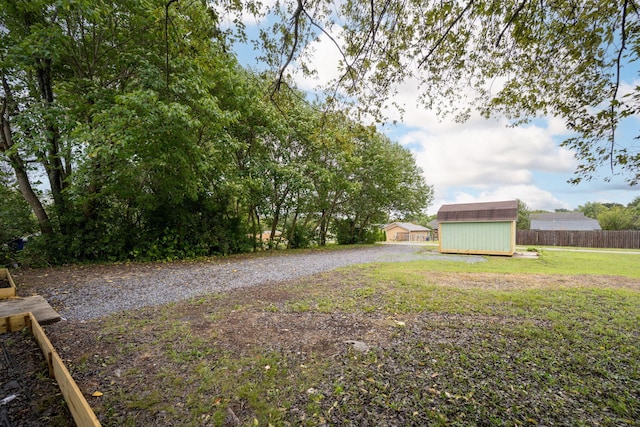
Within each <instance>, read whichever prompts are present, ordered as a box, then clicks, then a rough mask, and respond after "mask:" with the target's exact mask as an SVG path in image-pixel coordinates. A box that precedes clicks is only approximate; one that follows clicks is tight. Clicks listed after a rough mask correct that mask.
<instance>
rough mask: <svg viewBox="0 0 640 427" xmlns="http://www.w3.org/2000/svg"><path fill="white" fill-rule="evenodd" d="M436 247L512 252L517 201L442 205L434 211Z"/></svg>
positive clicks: (463, 251) (486, 252) (465, 251)
mask: <svg viewBox="0 0 640 427" xmlns="http://www.w3.org/2000/svg"><path fill="white" fill-rule="evenodd" d="M437 220H438V224H439V232H438V235H439V239H440V244H439V250H440V252H443V253H458V254H482V255H509V256H512V255H513V254H514V253H515V250H516V249H515V248H516V221H517V220H518V201H517V200H508V201H502V202H488V203H461V204H452V205H442V207H441V208H440V209H439V210H438V217H437Z"/></svg>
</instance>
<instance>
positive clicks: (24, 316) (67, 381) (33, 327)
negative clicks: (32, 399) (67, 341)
mask: <svg viewBox="0 0 640 427" xmlns="http://www.w3.org/2000/svg"><path fill="white" fill-rule="evenodd" d="M3 325H4V327H5V329H4V330H2V328H3ZM7 325H8V326H9V328H6V326H7ZM18 325H21V326H20V328H19V329H18ZM12 328H13V329H12ZM25 328H28V329H29V330H30V331H31V333H32V334H33V336H34V337H35V339H36V342H37V343H38V346H40V349H41V350H42V355H43V356H44V358H45V360H46V361H47V362H48V364H49V375H50V376H51V378H54V379H55V380H56V382H57V383H58V386H59V387H60V391H61V392H62V395H63V396H64V399H65V401H66V402H67V405H68V406H69V411H70V412H71V415H72V416H73V420H74V421H75V423H76V425H77V426H79V427H100V425H101V424H100V421H99V420H98V417H96V414H95V413H94V412H93V409H91V406H89V404H88V403H87V400H86V399H85V397H84V396H83V394H82V392H81V391H80V389H79V388H78V385H77V384H76V382H75V381H74V380H73V377H72V376H71V374H70V373H69V370H68V369H67V367H66V366H65V365H64V363H63V362H62V359H61V358H60V356H59V355H58V353H57V352H56V351H55V349H54V348H53V345H51V341H49V338H47V336H46V335H45V333H44V330H43V329H42V327H40V324H39V323H38V320H37V319H36V318H35V317H34V315H33V314H32V313H20V314H16V315H13V316H5V317H0V333H4V332H8V331H15V330H20V329H25Z"/></svg>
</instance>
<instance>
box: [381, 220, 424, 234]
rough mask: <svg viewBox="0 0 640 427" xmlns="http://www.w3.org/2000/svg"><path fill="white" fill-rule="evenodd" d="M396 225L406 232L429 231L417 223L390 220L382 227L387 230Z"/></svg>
mask: <svg viewBox="0 0 640 427" xmlns="http://www.w3.org/2000/svg"><path fill="white" fill-rule="evenodd" d="M394 225H395V226H397V227H400V228H403V229H405V230H407V231H408V232H412V231H429V229H428V228H426V227H423V226H421V225H417V224H412V223H410V222H392V223H391V224H387V225H386V226H385V227H384V229H385V230H388V229H390V228H391V227H393V226H394Z"/></svg>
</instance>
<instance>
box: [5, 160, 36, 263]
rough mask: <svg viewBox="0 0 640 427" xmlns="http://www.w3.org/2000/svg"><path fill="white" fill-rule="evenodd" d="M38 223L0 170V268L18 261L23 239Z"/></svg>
mask: <svg viewBox="0 0 640 427" xmlns="http://www.w3.org/2000/svg"><path fill="white" fill-rule="evenodd" d="M36 228H37V226H36V221H35V218H34V217H33V214H32V213H31V209H30V208H29V205H27V203H26V202H25V201H24V198H23V197H22V195H21V194H20V192H19V191H18V190H17V189H16V188H14V187H13V186H11V185H9V183H8V180H7V179H5V177H4V176H3V172H2V170H0V266H6V265H9V264H13V263H15V262H17V261H18V258H19V252H18V249H19V245H18V244H17V242H16V239H21V238H24V237H27V236H29V235H31V234H33V233H34V232H35V231H36Z"/></svg>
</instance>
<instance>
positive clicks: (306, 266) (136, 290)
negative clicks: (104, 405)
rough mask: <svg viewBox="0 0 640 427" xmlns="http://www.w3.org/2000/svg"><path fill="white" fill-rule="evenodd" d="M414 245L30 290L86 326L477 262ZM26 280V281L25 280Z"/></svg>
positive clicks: (84, 279) (192, 267) (64, 278)
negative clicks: (290, 286) (308, 283)
mask: <svg viewBox="0 0 640 427" xmlns="http://www.w3.org/2000/svg"><path fill="white" fill-rule="evenodd" d="M423 249H424V247H421V246H416V245H400V244H393V245H376V246H373V247H364V248H354V249H343V250H338V251H317V252H306V253H300V254H291V253H287V254H283V255H269V256H264V257H260V256H258V257H238V258H233V257H232V258H229V259H214V260H213V261H211V262H193V263H191V262H185V263H181V262H176V263H153V264H130V265H124V266H123V265H121V266H120V268H113V267H108V266H107V267H104V268H99V269H97V271H93V270H91V273H90V274H87V273H86V272H85V271H84V270H83V269H82V267H79V268H78V269H77V270H73V269H72V270H70V271H69V273H68V274H66V275H60V274H58V275H54V277H48V276H49V275H48V274H44V275H41V276H39V277H40V278H45V279H48V280H42V281H43V285H41V286H37V288H36V289H35V290H36V291H37V292H38V293H40V294H41V295H42V296H43V297H44V298H46V299H47V300H48V301H49V303H50V304H51V305H52V306H54V307H55V308H56V310H57V311H58V312H59V313H60V315H61V316H62V317H64V318H66V319H68V320H88V319H93V318H98V317H102V316H106V315H109V314H111V313H115V312H118V311H121V310H131V309H136V308H141V307H147V306H154V305H160V304H166V303H170V302H175V301H181V300H185V299H188V298H192V297H196V296H199V295H204V294H209V293H214V292H221V291H225V290H229V289H234V288H238V287H244V286H253V285H258V284H266V283H273V282H279V281H285V280H291V279H295V278H297V277H304V276H309V275H312V274H316V273H320V272H324V271H329V270H333V269H335V268H338V267H343V266H347V265H353V264H365V263H370V262H406V261H413V260H420V259H434V258H435V259H442V260H449V261H451V260H453V261H462V262H479V261H484V258H482V257H478V256H458V255H441V254H438V253H434V252H425V251H424V250H423ZM25 280H28V278H27V277H25Z"/></svg>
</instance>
